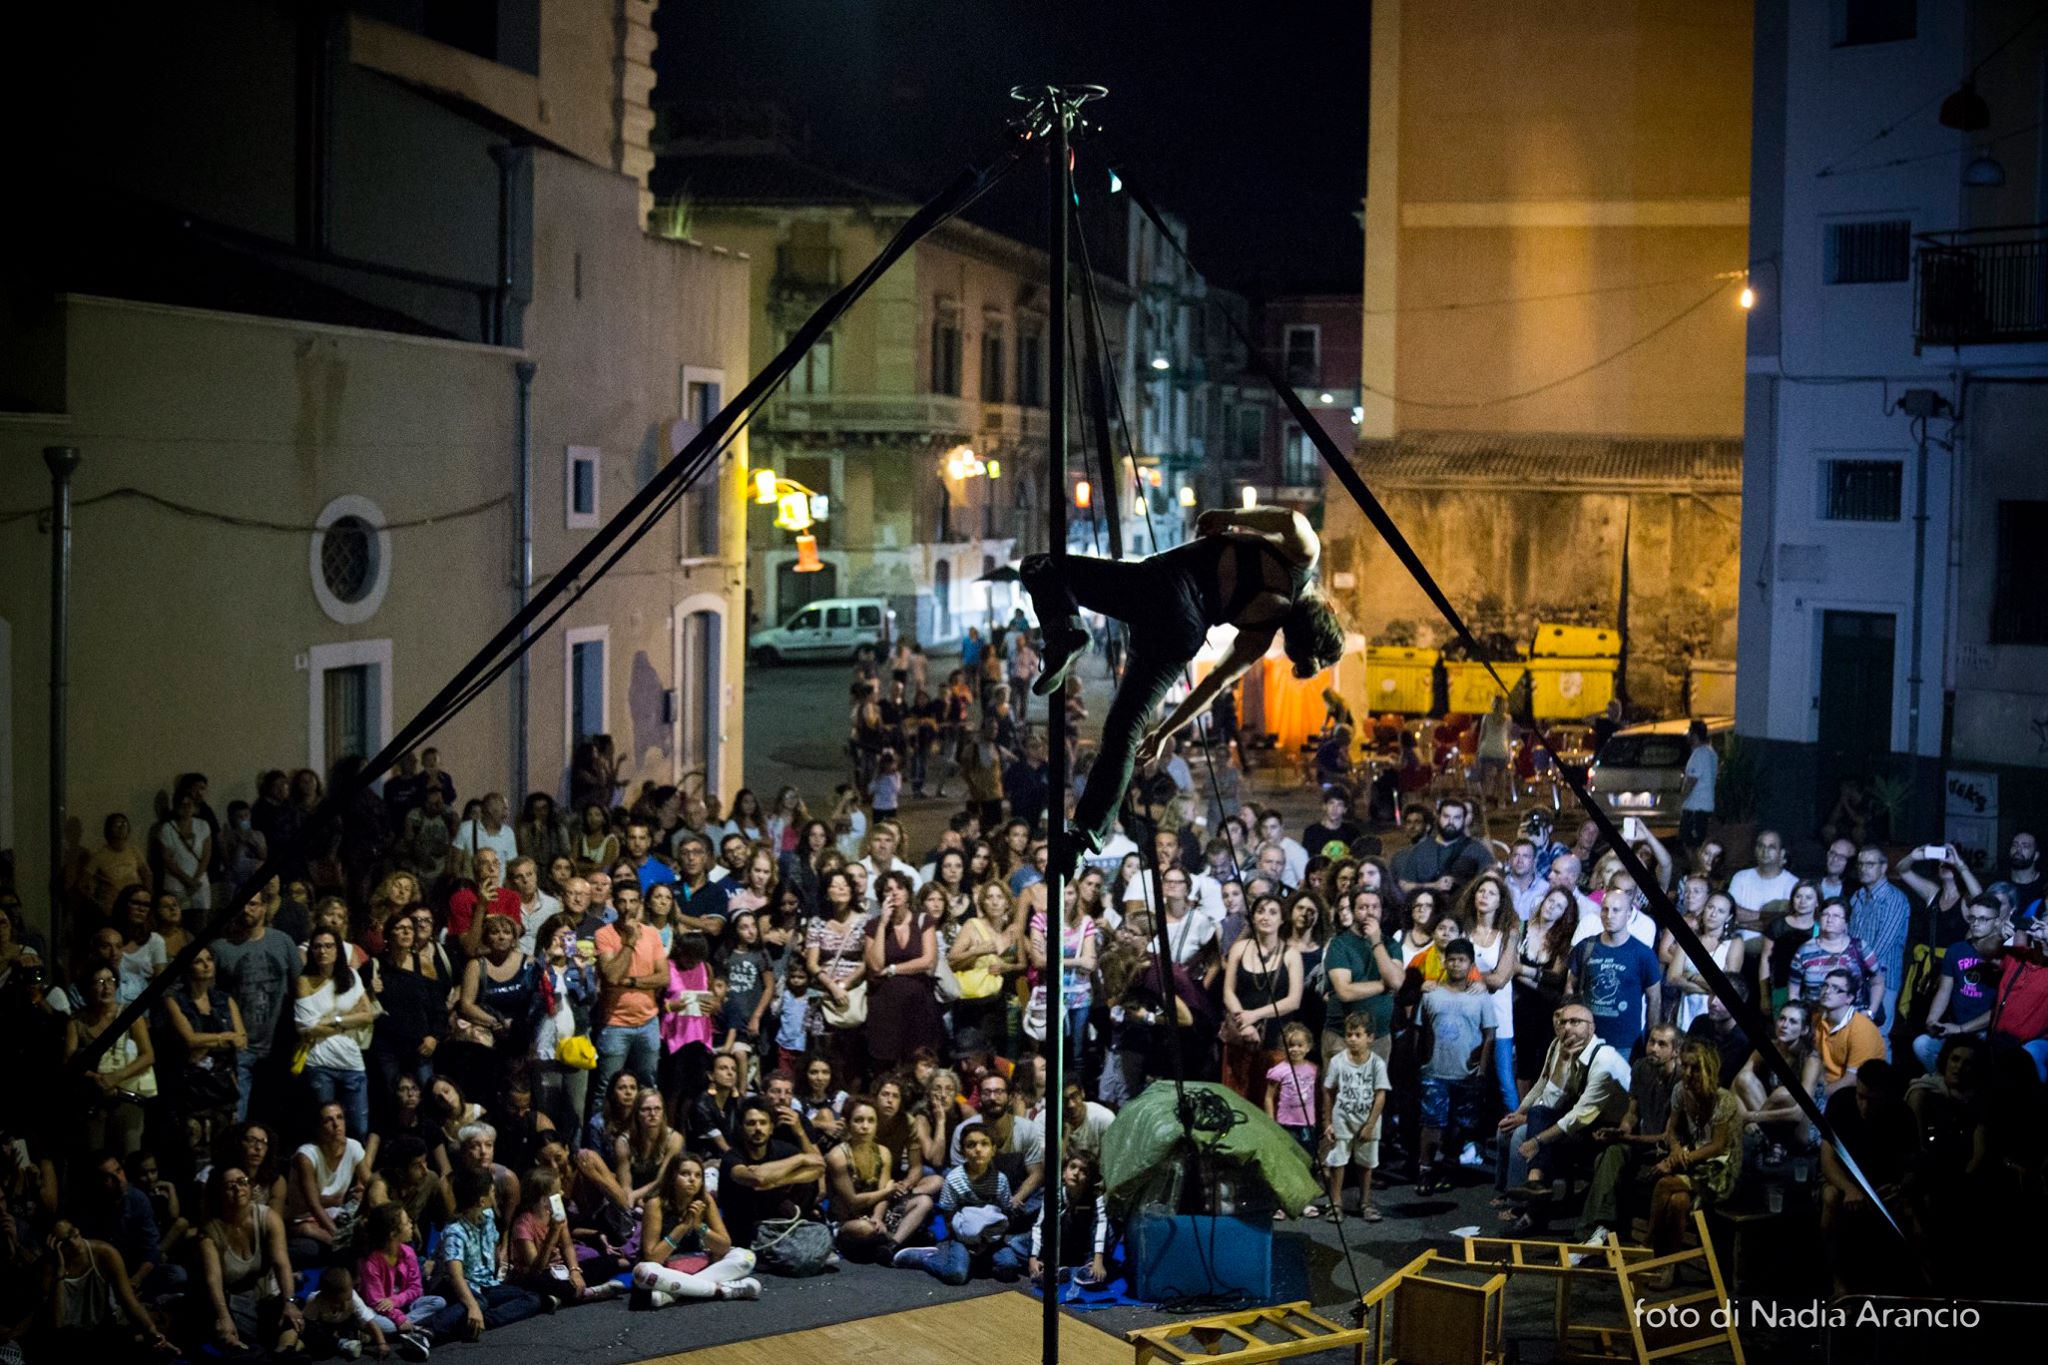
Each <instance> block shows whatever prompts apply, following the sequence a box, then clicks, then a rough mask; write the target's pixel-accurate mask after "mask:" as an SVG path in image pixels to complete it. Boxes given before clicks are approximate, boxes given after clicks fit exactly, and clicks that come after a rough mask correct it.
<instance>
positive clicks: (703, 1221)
mask: <svg viewBox="0 0 2048 1365" xmlns="http://www.w3.org/2000/svg"><path fill="white" fill-rule="evenodd" d="M640 1248H641V1254H642V1255H643V1256H645V1257H646V1258H647V1259H645V1260H643V1261H641V1262H640V1264H638V1265H636V1266H634V1267H633V1298H632V1306H633V1307H634V1308H639V1309H652V1308H666V1307H668V1305H670V1304H672V1303H674V1302H676V1301H677V1300H678V1299H758V1298H760V1297H761V1281H760V1280H758V1279H756V1278H755V1277H754V1253H753V1252H751V1251H749V1250H747V1249H746V1248H745V1247H736V1246H734V1245H733V1244H732V1238H731V1237H730V1236H728V1235H727V1234H726V1230H725V1219H724V1217H723V1216H721V1215H720V1213H719V1211H718V1201H717V1200H716V1199H715V1198H713V1197H712V1195H711V1192H710V1191H709V1190H707V1189H705V1187H704V1162H703V1160H702V1159H701V1158H699V1157H697V1156H695V1155H693V1154H691V1153H689V1152H685V1153H683V1154H682V1155H681V1156H679V1157H677V1158H676V1159H675V1161H674V1163H673V1164H672V1165H670V1167H669V1172H668V1179H667V1180H665V1181H664V1182H663V1183H662V1186H661V1188H660V1190H659V1191H658V1192H657V1193H655V1194H654V1195H652V1196H651V1197H650V1198H649V1199H648V1200H647V1203H646V1206H645V1212H644V1214H643V1216H642V1222H641V1228H640Z"/></svg>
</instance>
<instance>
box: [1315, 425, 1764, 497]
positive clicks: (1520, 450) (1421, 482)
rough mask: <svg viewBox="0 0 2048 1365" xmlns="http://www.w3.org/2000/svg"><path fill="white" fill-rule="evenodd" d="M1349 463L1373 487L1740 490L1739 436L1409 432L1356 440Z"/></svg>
mask: <svg viewBox="0 0 2048 1365" xmlns="http://www.w3.org/2000/svg"><path fill="white" fill-rule="evenodd" d="M1355 459H1356V464H1357V466H1358V469H1359V472H1360V473H1362V474H1364V475H1365V476H1366V477H1367V478H1368V479H1370V480H1371V481H1372V482H1373V484H1374V485H1376V486H1379V487H1393V488H1399V487H1431V488H1443V487H1487V488H1500V487H1503V486H1522V487H1542V488H1545V489H1583V488H1614V489H1648V488H1662V487H1669V488H1674V489H1682V490H1685V491H1690V492H1699V493H1737V492H1740V491H1741V489H1742V441H1741V440H1740V438H1737V437H1728V438H1725V439H1720V440H1707V439H1700V438H1696V437H1665V438H1656V437H1650V438H1633V439H1631V438H1614V437H1606V436H1570V435H1523V434H1519V433H1511V432H1509V433H1493V432H1463V431H1412V432H1403V433H1402V434H1401V435H1400V436H1398V437H1396V438H1395V439H1394V440H1392V441H1361V442H1359V444H1358V450H1357V455H1356V457H1355Z"/></svg>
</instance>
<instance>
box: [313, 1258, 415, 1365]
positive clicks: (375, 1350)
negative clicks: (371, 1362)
mask: <svg viewBox="0 0 2048 1365" xmlns="http://www.w3.org/2000/svg"><path fill="white" fill-rule="evenodd" d="M305 1317H306V1347H307V1349H308V1351H309V1352H310V1353H311V1354H312V1355H313V1356H315V1357H316V1358H317V1357H324V1356H329V1355H338V1356H340V1357H341V1358H342V1359H343V1360H354V1359H356V1358H357V1357H358V1356H360V1355H362V1354H363V1342H364V1340H365V1339H367V1340H368V1341H369V1353H370V1355H371V1356H372V1357H374V1358H376V1359H378V1360H382V1359H383V1358H384V1357H385V1356H388V1355H390V1354H391V1348H390V1347H389V1346H387V1345H386V1344H385V1342H384V1332H383V1330H382V1329H381V1328H379V1327H378V1326H377V1315H376V1314H374V1313H372V1312H371V1311H370V1306H369V1305H368V1304H366V1303H364V1302H363V1298H362V1295H360V1294H358V1293H356V1277H355V1272H354V1271H352V1270H350V1269H349V1268H348V1267H347V1266H345V1265H337V1266H330V1267H328V1269H327V1270H326V1271H325V1272H324V1273H323V1274H322V1275H321V1276H320V1288H319V1289H318V1290H317V1291H316V1292H315V1293H314V1295H313V1297H312V1298H310V1299H308V1300H306V1309H305ZM408 1358H409V1359H413V1360H419V1359H422V1358H423V1356H422V1355H412V1356H409V1357H408Z"/></svg>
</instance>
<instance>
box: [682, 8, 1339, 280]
mask: <svg viewBox="0 0 2048 1365" xmlns="http://www.w3.org/2000/svg"><path fill="white" fill-rule="evenodd" d="M655 22H656V27H657V29H658V31H659V34H660V41H661V45H660V48H659V50H658V51H657V52H656V54H655V66H656V69H657V70H658V71H659V73H660V78H661V83H660V85H659V86H658V87H657V88H656V90H655V96H654V98H655V103H656V104H657V105H659V104H662V103H665V102H669V101H675V100H684V101H738V102H743V103H748V104H773V105H776V106H779V107H780V108H781V109H782V110H784V111H785V112H786V113H787V114H788V115H789V116H790V117H791V118H792V119H793V120H794V122H795V124H796V125H798V126H799V127H800V128H804V129H807V131H808V136H809V139H810V143H809V146H810V154H811V156H812V157H813V159H816V160H818V161H820V162H822V163H823V164H825V165H828V166H830V167H832V168H835V169H838V170H841V171H844V172H846V173H848V174H851V175H855V176H858V177H861V178H865V179H867V180H869V181H871V182H873V183H875V184H877V185H880V186H885V187H888V188H894V189H900V190H902V191H904V192H906V193H907V194H910V195H911V196H913V197H915V198H918V199H922V198H924V197H925V196H926V195H929V194H930V193H932V192H933V191H935V190H936V189H937V188H938V187H939V186H940V185H942V184H944V183H945V181H946V180H948V179H949V178H950V177H951V176H952V174H953V173H954V172H955V171H957V170H958V169H959V168H960V167H961V166H963V165H965V164H966V163H967V162H968V161H970V160H972V159H973V158H974V157H975V156H976V155H978V154H981V153H985V152H986V151H987V150H988V148H989V147H990V145H991V138H992V136H993V134H994V132H995V130H997V129H999V128H1000V127H1001V125H1002V124H1003V122H1004V121H1005V120H1006V119H1008V118H1010V117H1012V116H1013V115H1014V113H1015V112H1016V109H1017V106H1016V104H1015V103H1014V102H1013V101H1012V100H1011V99H1010V98H1009V89H1010V87H1011V86H1012V85H1018V84H1025V83H1029V84H1033V85H1043V84H1045V83H1047V81H1048V80H1058V81H1071V82H1083V81H1086V82H1091V83H1094V84H1097V85H1106V86H1108V87H1109V88H1110V96H1109V98H1108V99H1107V100H1104V101H1102V102H1100V103H1098V104H1095V105H1093V106H1091V110H1092V111H1093V113H1094V117H1095V118H1096V119H1097V120H1098V121H1099V122H1100V124H1101V125H1102V127H1103V129H1104V133H1105V138H1106V142H1104V143H1100V144H1098V149H1097V156H1098V157H1100V156H1101V155H1102V154H1103V153H1104V152H1105V151H1106V152H1107V154H1108V157H1109V159H1110V161H1111V162H1112V164H1114V165H1115V166H1116V167H1117V168H1118V170H1119V171H1120V172H1122V173H1123V174H1124V175H1125V176H1126V178H1128V179H1131V180H1132V181H1133V182H1134V183H1138V184H1141V185H1142V186H1144V187H1145V189H1146V190H1147V192H1148V193H1149V194H1150V195H1151V197H1152V199H1153V200H1154V201H1155V202H1156V203H1158V204H1159V205H1160V206H1161V207H1162V208H1164V209H1167V210H1168V211H1172V212H1178V213H1180V214H1181V215H1182V216H1183V217H1184V218H1185V219H1186V220H1187V222H1188V227H1189V236H1190V238H1191V243H1190V247H1191V251H1192V253H1193V255H1194V257H1195V260H1196V262H1197V264H1198V265H1200V266H1201V267H1202V269H1203V270H1204V272H1205V273H1206V274H1208V275H1209V276H1210V277H1211V278H1212V279H1214V280H1216V281H1217V282H1218V283H1221V284H1226V285H1229V286H1231V287H1234V288H1239V289H1252V290H1259V289H1265V290H1273V289H1283V290H1284V289H1307V288H1317V289H1337V290H1346V291H1355V290H1357V289H1358V288H1359V287H1360V275H1361V270H1362V263H1363V243H1362V235H1361V232H1360V229H1359V226H1358V222H1357V219H1356V218H1355V217H1354V214H1355V213H1356V212H1357V211H1358V208H1359V199H1360V196H1361V195H1363V193H1364V192H1365V150H1366V99H1367V91H1366V80H1367V68H1368V61H1367V46H1368V38H1369V30H1370V17H1369V13H1368V8H1367V5H1366V4H1365V3H1364V2H1363V0H1354V3H1350V4H1344V3H1341V0H1340V2H1339V3H1334V4H1333V3H1323V4H1306V3H1300V2H1299V0H1272V2H1270V3H1259V4H1233V5H1222V4H1213V3H1208V2H1207V0H1202V2H1201V3H1172V4H1169V3H1157V2H1155V3H1147V4H1135V3H1130V2H1129V0H1095V3H1092V4H1078V3H1071V2H1070V0H1059V3H1040V4H1025V3H1019V2H1018V0H956V2H955V3H951V4H948V3H941V0H679V3H675V4H667V5H663V6H662V7H661V9H660V10H659V11H658V12H657V15H656V20H655ZM1083 155H1084V156H1085V155H1087V153H1086V151H1085V150H1084V153H1083ZM1027 164H1028V163H1027ZM1035 179H1036V177H1030V176H1029V174H1028V171H1027V170H1025V169H1023V168H1020V169H1019V171H1018V172H1017V174H1015V175H1013V176H1011V177H1010V180H1011V182H1012V183H1011V184H1010V185H1009V186H1008V187H1007V188H1006V190H1005V192H1004V195H1003V199H1004V203H1003V204H1001V205H997V206H993V208H992V213H993V214H994V215H996V216H998V217H1000V216H1001V215H1002V214H1003V213H1005V212H1008V213H1010V214H1012V215H1013V216H1014V214H1015V213H1016V212H1018V211H1019V209H1020V208H1021V207H1022V206H1023V205H1024V204H1025V203H1026V202H1027V201H1028V198H1029V196H1031V195H1033V194H1036V193H1039V191H1038V190H1037V188H1036V187H1035V186H1033V185H1032V184H1030V183H1029V182H1030V181H1031V180H1035ZM1019 181H1024V182H1026V183H1021V184H1020V183H1016V182H1019Z"/></svg>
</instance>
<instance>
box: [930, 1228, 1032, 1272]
mask: <svg viewBox="0 0 2048 1365" xmlns="http://www.w3.org/2000/svg"><path fill="white" fill-rule="evenodd" d="M1030 1258H1031V1236H1030V1234H1029V1233H1022V1232H1020V1233H1016V1234H1013V1235H1011V1236H1009V1237H1006V1238H1004V1239H1003V1240H1002V1241H1001V1242H1000V1243H998V1244H997V1245H996V1247H995V1250H993V1251H990V1250H989V1249H988V1248H987V1247H979V1248H969V1247H968V1246H967V1244H966V1243H965V1242H957V1241H955V1240H953V1239H952V1238H950V1237H949V1238H947V1239H946V1240H945V1241H943V1242H941V1243H939V1245H938V1247H937V1248H936V1249H935V1251H934V1253H933V1255H932V1258H931V1259H930V1260H929V1261H927V1262H926V1263H925V1270H926V1271H927V1272H928V1273H929V1274H930V1275H931V1276H932V1277H933V1278H935V1279H937V1280H940V1281H942V1282H944V1283H946V1284H966V1283H967V1281H968V1279H969V1278H970V1277H971V1276H972V1275H973V1274H974V1272H975V1270H976V1269H977V1268H979V1269H980V1270H981V1271H982V1273H983V1274H985V1275H991V1276H993V1277H995V1278H996V1279H998V1280H1003V1281H1005V1282H1007V1281H1010V1280H1015V1279H1018V1278H1020V1277H1021V1276H1022V1275H1023V1274H1024V1271H1025V1268H1026V1266H1025V1263H1026V1262H1027V1261H1029V1260H1030Z"/></svg>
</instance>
